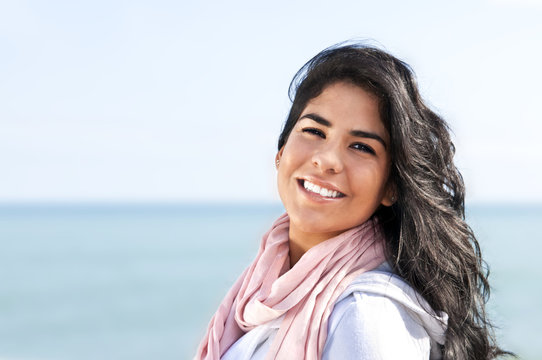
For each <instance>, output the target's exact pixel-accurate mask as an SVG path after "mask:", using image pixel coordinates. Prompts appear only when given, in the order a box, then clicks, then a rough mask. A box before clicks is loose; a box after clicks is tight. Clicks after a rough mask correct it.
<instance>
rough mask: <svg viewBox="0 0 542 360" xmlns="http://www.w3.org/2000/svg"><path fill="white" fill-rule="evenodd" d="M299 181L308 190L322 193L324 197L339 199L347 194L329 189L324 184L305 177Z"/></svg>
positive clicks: (318, 193)
mask: <svg viewBox="0 0 542 360" xmlns="http://www.w3.org/2000/svg"><path fill="white" fill-rule="evenodd" d="M297 182H298V183H299V185H300V186H302V187H303V188H304V189H305V190H307V191H308V192H310V193H313V194H317V195H320V196H321V197H323V198H328V199H339V198H343V197H345V196H346V195H345V194H343V193H342V192H340V191H337V190H333V189H328V188H325V187H323V186H319V185H316V184H314V183H312V182H310V181H308V180H305V179H297Z"/></svg>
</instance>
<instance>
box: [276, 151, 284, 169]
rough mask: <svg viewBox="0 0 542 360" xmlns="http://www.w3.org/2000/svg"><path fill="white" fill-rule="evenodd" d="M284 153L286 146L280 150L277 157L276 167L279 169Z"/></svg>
mask: <svg viewBox="0 0 542 360" xmlns="http://www.w3.org/2000/svg"><path fill="white" fill-rule="evenodd" d="M283 152H284V146H283V147H281V148H280V150H279V151H278V152H277V155H276V156H275V167H276V168H277V169H278V167H279V163H280V159H281V158H282V153H283Z"/></svg>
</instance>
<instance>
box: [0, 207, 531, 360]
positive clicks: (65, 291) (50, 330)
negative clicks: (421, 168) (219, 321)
mask: <svg viewBox="0 0 542 360" xmlns="http://www.w3.org/2000/svg"><path fill="white" fill-rule="evenodd" d="M282 211H283V210H282V208H281V207H280V206H279V205H156V204H155V205H107V204H104V205H18V206H17V205H4V206H0V359H2V360H5V359H34V360H38V359H39V360H41V359H50V360H61V359H62V360H63V359H83V360H84V359H164V360H167V359H190V358H191V357H192V355H193V354H194V351H195V348H196V346H197V343H198V341H199V340H200V338H201V336H202V334H203V332H204V330H205V328H206V326H207V323H208V321H209V320H210V317H211V315H212V313H213V312H214V310H215V309H216V307H217V305H218V303H219V302H220V300H221V299H222V297H223V296H224V294H225V292H226V291H227V289H228V288H229V287H230V286H231V284H232V283H233V282H234V281H235V279H236V278H237V276H238V275H239V274H240V273H241V271H242V270H243V269H244V268H245V267H246V265H247V264H248V263H249V262H250V261H251V260H252V258H253V257H254V255H255V253H256V252H257V249H258V245H259V242H260V239H261V236H262V235H263V234H264V232H265V231H266V230H267V229H268V227H269V226H270V224H271V223H272V221H273V220H274V219H275V218H276V217H277V216H279V215H280V214H281V213H282ZM467 216H468V219H469V222H470V224H471V225H472V227H473V228H474V229H475V231H476V233H477V236H478V238H479V241H480V243H481V246H482V249H483V252H484V257H485V259H486V260H487V262H488V263H489V265H490V268H491V276H490V282H491V284H492V286H493V292H492V298H491V300H490V303H489V310H490V313H491V314H492V317H493V319H494V320H495V323H496V325H498V326H499V327H500V329H498V331H497V334H498V337H499V339H500V341H501V344H502V345H503V346H504V347H505V348H507V349H509V350H512V351H514V352H516V353H518V354H519V355H520V356H521V358H523V359H528V360H530V359H533V360H536V359H542V342H541V341H539V337H540V335H542V325H541V324H542V286H541V285H540V284H541V281H540V279H541V278H542V266H540V265H539V264H540V262H539V259H538V258H539V254H540V253H541V252H542V235H541V234H540V231H539V226H540V222H541V221H542V206H519V205H515V206H505V205H500V206H495V205H494V206H471V207H468V214H467Z"/></svg>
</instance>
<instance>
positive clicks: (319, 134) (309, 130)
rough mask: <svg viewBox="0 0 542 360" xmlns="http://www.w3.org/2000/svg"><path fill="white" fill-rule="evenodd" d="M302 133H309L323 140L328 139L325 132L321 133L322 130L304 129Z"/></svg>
mask: <svg viewBox="0 0 542 360" xmlns="http://www.w3.org/2000/svg"><path fill="white" fill-rule="evenodd" d="M302 131H303V132H304V133H309V134H313V135H316V136H319V137H321V138H322V139H325V138H326V135H325V134H324V133H323V132H321V131H320V130H318V129H316V128H304V129H303V130H302Z"/></svg>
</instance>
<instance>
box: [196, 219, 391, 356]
mask: <svg viewBox="0 0 542 360" xmlns="http://www.w3.org/2000/svg"><path fill="white" fill-rule="evenodd" d="M373 224H374V222H373V221H371V220H369V221H367V222H365V223H364V224H362V225H359V226H357V227H355V228H352V229H350V230H347V231H345V232H344V233H342V234H340V235H338V236H336V237H334V238H331V239H329V240H326V241H324V242H322V243H320V244H318V245H316V246H314V247H312V248H311V249H309V250H308V251H307V252H306V253H305V254H304V255H303V256H302V257H301V259H300V260H299V261H298V262H297V263H296V264H295V266H294V267H293V268H292V269H290V265H289V262H290V261H289V260H290V259H289V256H288V253H289V245H288V230H289V225H290V219H289V217H288V215H287V214H284V215H282V216H281V217H280V218H278V219H277V221H275V223H274V224H273V226H272V228H271V230H269V231H268V232H267V233H266V234H265V235H264V237H263V240H262V244H261V246H260V249H259V251H258V255H257V256H256V259H255V260H254V262H253V263H252V264H251V265H250V266H249V267H248V268H247V269H246V270H245V271H244V272H243V274H241V276H240V277H239V279H238V280H237V281H236V282H235V284H234V285H233V287H232V288H231V289H230V291H229V292H228V294H227V295H226V297H225V298H224V300H223V301H222V303H221V304H220V306H219V307H218V310H217V312H216V314H215V315H214V316H213V318H212V319H211V322H210V324H209V327H208V329H207V334H206V335H205V338H204V339H203V341H202V342H201V344H200V346H199V348H198V352H197V355H196V357H195V359H198V360H201V359H206V360H218V359H220V357H221V356H222V355H223V354H224V352H226V350H227V349H228V348H229V347H230V346H231V345H232V344H233V343H234V342H235V341H237V339H239V338H240V337H241V336H243V334H244V333H245V332H247V331H249V330H251V329H253V328H255V327H256V326H258V325H261V324H264V323H266V322H268V321H270V320H273V319H276V318H278V317H280V316H282V315H285V316H284V319H283V320H282V322H281V324H280V328H279V330H278V332H277V335H276V336H275V339H274V341H273V343H272V344H271V346H270V349H269V353H268V354H267V357H266V359H320V356H321V354H322V350H323V348H324V344H325V342H326V337H327V322H328V318H329V314H330V313H331V311H332V310H333V306H334V305H335V301H336V299H337V298H338V297H339V295H341V293H342V292H343V291H344V290H345V289H346V287H347V286H348V285H349V284H350V283H351V282H352V280H353V279H354V278H355V277H357V276H358V275H359V274H361V273H363V272H365V271H368V270H372V269H374V268H375V267H377V266H378V265H380V264H381V263H382V262H383V261H384V260H385V258H384V251H383V238H382V235H381V232H380V231H379V229H378V227H374V226H373Z"/></svg>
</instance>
